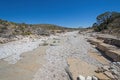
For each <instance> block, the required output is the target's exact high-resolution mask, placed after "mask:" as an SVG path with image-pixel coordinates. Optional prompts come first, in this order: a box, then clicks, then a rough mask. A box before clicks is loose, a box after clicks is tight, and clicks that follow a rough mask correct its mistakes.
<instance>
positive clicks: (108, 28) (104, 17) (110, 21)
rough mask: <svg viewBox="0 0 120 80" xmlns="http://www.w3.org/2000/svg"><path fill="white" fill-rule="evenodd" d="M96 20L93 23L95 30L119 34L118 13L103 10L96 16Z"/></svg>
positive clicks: (119, 21)
mask: <svg viewBox="0 0 120 80" xmlns="http://www.w3.org/2000/svg"><path fill="white" fill-rule="evenodd" d="M96 20H97V22H96V23H94V24H93V26H92V27H93V29H94V31H96V32H103V33H108V34H116V35H120V13H119V12H105V13H103V14H100V15H98V16H97V18H96Z"/></svg>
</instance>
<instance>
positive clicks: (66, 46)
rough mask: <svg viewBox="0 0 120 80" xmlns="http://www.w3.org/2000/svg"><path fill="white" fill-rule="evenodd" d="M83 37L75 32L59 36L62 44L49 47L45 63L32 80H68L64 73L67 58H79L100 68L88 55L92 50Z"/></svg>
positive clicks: (99, 64)
mask: <svg viewBox="0 0 120 80" xmlns="http://www.w3.org/2000/svg"><path fill="white" fill-rule="evenodd" d="M85 38H86V37H85V36H82V35H79V34H78V33H77V32H69V33H66V34H64V35H61V36H59V39H60V40H63V41H64V43H63V44H60V45H58V46H50V47H49V48H48V49H47V50H46V56H45V58H46V60H47V63H46V64H44V65H43V67H42V68H40V69H39V70H38V71H37V73H36V74H35V75H34V79H33V80H69V79H68V75H67V73H66V72H65V68H66V67H68V64H67V60H66V59H67V58H69V57H73V58H80V59H82V60H83V61H86V62H88V63H89V64H93V65H95V66H102V64H101V63H99V62H98V61H97V60H95V59H93V58H91V57H90V56H89V55H88V52H89V50H94V49H93V48H92V47H91V45H90V44H89V43H88V42H87V41H86V39H85Z"/></svg>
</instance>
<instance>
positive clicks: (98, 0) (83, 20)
mask: <svg viewBox="0 0 120 80" xmlns="http://www.w3.org/2000/svg"><path fill="white" fill-rule="evenodd" d="M106 11H118V12H120V0H0V18H1V19H5V20H9V21H14V22H18V23H22V22H25V23H31V24H41V23H42V24H43V23H46V24H56V25H60V26H66V27H79V26H83V27H87V26H91V25H92V24H93V23H94V22H95V20H96V19H95V18H96V16H97V15H99V14H101V13H103V12H106Z"/></svg>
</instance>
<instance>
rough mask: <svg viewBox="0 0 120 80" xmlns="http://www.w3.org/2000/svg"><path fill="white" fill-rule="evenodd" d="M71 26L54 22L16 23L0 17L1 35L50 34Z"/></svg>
mask: <svg viewBox="0 0 120 80" xmlns="http://www.w3.org/2000/svg"><path fill="white" fill-rule="evenodd" d="M68 29H69V28H65V27H61V26H57V25H53V24H25V23H14V22H9V21H6V20H1V19H0V37H12V36H15V35H30V34H37V35H49V34H50V32H52V33H53V32H54V31H56V30H60V31H64V30H68Z"/></svg>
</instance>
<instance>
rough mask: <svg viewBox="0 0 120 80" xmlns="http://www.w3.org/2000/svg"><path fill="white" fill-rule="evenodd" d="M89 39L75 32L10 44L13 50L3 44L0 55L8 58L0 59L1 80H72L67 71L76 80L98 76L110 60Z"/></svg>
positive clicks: (0, 47)
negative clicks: (100, 69)
mask: <svg viewBox="0 0 120 80" xmlns="http://www.w3.org/2000/svg"><path fill="white" fill-rule="evenodd" d="M86 38H88V36H87V35H81V34H78V32H77V31H76V32H67V33H65V34H59V35H56V36H51V37H49V38H44V39H37V40H34V42H30V41H29V40H27V42H25V43H24V44H23V43H22V44H20V42H15V43H16V44H15V43H14V42H12V43H9V44H10V45H12V46H11V47H13V48H10V46H9V47H8V44H4V45H1V46H0V50H1V51H0V55H2V54H4V53H5V54H6V55H2V57H0V58H1V60H0V80H69V78H70V77H69V76H68V74H67V73H66V70H65V69H66V68H68V69H69V70H70V71H71V73H72V74H73V78H74V80H76V78H77V76H79V75H83V76H85V77H86V76H93V75H96V74H95V72H94V71H95V70H96V69H97V67H100V66H102V65H103V64H108V63H109V61H108V60H106V59H105V58H103V57H102V56H99V55H98V53H97V51H96V49H95V48H94V47H92V45H90V44H89V43H88V42H87V40H86ZM13 44H14V45H15V46H16V45H17V46H19V47H15V46H14V45H13ZM29 44H30V45H29ZM6 46H7V47H6ZM21 47H22V48H21ZM7 48H9V50H8V49H7ZM15 48H16V50H14V49H15ZM27 48H28V49H27ZM11 50H13V51H11ZM17 52H18V53H17ZM93 52H94V53H93ZM94 54H95V55H94ZM16 55H17V57H12V56H16ZM102 60H103V61H102ZM84 66H85V67H84ZM96 76H98V75H96Z"/></svg>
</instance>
